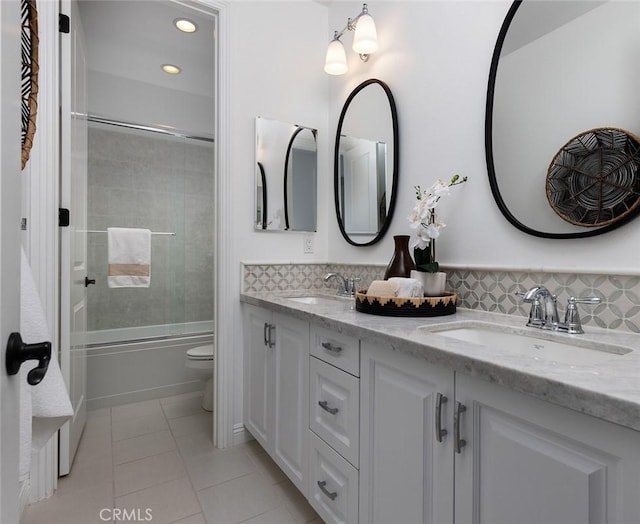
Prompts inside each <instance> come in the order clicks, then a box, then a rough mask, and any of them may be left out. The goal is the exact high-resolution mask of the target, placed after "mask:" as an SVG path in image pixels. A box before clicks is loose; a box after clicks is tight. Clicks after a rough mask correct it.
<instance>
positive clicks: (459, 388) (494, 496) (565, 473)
mask: <svg viewBox="0 0 640 524" xmlns="http://www.w3.org/2000/svg"><path fill="white" fill-rule="evenodd" d="M456 399H457V400H459V401H460V402H462V403H463V404H464V405H466V408H467V410H466V412H464V413H462V415H461V429H462V437H461V438H464V439H465V440H466V445H465V447H463V448H462V450H461V453H460V454H456V457H455V479H456V487H455V490H456V491H455V515H456V524H467V523H468V524H471V523H474V524H513V523H516V522H517V523H519V524H528V523H531V524H556V523H557V524H583V523H588V524H605V523H608V524H614V523H618V524H627V523H630V522H638V519H639V516H640V503H639V500H640V497H639V496H638V493H639V492H638V486H640V433H638V432H635V431H632V430H629V429H626V428H622V427H620V426H616V425H615V424H610V423H607V422H604V421H602V420H599V419H596V418H593V417H590V416H587V415H583V414H580V413H578V412H575V411H572V410H569V409H567V408H561V407H559V406H555V405H552V404H549V403H546V402H543V401H540V400H537V399H534V398H532V397H528V396H526V395H522V394H520V393H516V392H513V391H510V390H507V389H505V388H502V387H499V386H496V385H493V384H490V383H488V382H484V381H481V380H478V379H474V378H471V377H467V376H464V375H457V376H456Z"/></svg>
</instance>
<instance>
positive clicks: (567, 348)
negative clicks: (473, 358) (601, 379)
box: [421, 322, 632, 365]
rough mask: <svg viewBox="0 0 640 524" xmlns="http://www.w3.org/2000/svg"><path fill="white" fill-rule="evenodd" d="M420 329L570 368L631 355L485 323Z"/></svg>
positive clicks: (570, 338) (610, 347) (617, 349)
mask: <svg viewBox="0 0 640 524" xmlns="http://www.w3.org/2000/svg"><path fill="white" fill-rule="evenodd" d="M421 329H425V330H428V331H430V332H432V333H437V334H438V335H442V336H444V337H449V338H453V339H456V340H461V341H464V342H469V343H471V344H476V345H478V346H485V347H491V348H494V349H504V350H506V351H509V352H514V353H515V352H517V353H521V354H524V355H526V356H527V357H530V358H531V359H533V360H544V361H546V362H551V363H563V364H570V365H594V364H599V363H601V362H605V361H607V360H611V359H612V358H616V357H620V356H622V355H626V354H628V353H630V352H631V351H632V350H631V349H630V348H626V347H622V346H615V345H609V344H596V343H594V342H592V341H588V340H579V339H576V338H574V337H575V336H570V335H565V334H559V333H558V334H553V335H552V336H553V338H554V340H550V339H549V338H544V336H540V337H539V336H536V335H535V334H533V333H528V332H527V333H521V332H517V331H515V330H512V329H510V328H507V327H504V326H500V325H498V324H489V323H483V322H470V323H456V324H452V325H449V326H437V327H435V326H434V327H431V326H423V327H422V328H421ZM543 333H544V332H543ZM577 336H578V337H579V336H580V335H577ZM562 337H567V340H563V339H562ZM550 338H551V337H550Z"/></svg>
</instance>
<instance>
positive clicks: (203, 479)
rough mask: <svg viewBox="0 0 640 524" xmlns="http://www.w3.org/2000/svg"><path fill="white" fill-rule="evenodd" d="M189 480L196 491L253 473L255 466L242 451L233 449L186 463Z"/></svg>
mask: <svg viewBox="0 0 640 524" xmlns="http://www.w3.org/2000/svg"><path fill="white" fill-rule="evenodd" d="M186 466H187V471H188V472H189V478H191V482H192V483H193V487H194V488H195V489H196V491H199V490H201V489H204V488H208V487H210V486H215V485H216V484H221V483H223V482H227V481H229V480H232V479H235V478H238V477H242V476H243V475H248V474H249V473H255V472H256V471H257V468H256V465H255V464H254V463H253V462H252V460H251V459H250V458H249V455H247V454H246V453H245V452H244V451H234V450H233V448H232V449H231V450H228V451H224V452H222V453H213V454H209V455H206V456H205V455H203V456H200V457H196V458H195V459H193V460H189V461H186Z"/></svg>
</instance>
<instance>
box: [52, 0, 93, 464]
mask: <svg viewBox="0 0 640 524" xmlns="http://www.w3.org/2000/svg"><path fill="white" fill-rule="evenodd" d="M61 11H62V13H66V14H70V33H69V34H63V33H61V34H60V38H61V40H60V53H61V60H60V79H61V93H60V98H61V100H60V105H61V114H60V127H61V129H60V131H61V152H60V162H61V166H60V167H61V169H60V177H61V181H60V205H61V207H63V208H67V209H69V211H70V224H69V227H66V228H62V229H61V231H60V233H61V234H60V253H61V264H60V271H61V275H60V301H61V311H60V367H61V370H62V374H63V377H64V380H65V383H66V385H67V389H68V390H69V397H70V398H71V404H72V406H73V410H74V415H73V418H72V419H71V420H70V421H69V422H67V423H66V424H65V425H64V426H63V427H62V429H61V430H60V462H59V468H60V475H66V474H67V473H69V471H70V469H71V464H72V463H73V457H74V456H75V453H76V450H77V448H78V443H79V441H80V436H81V435H82V430H83V428H84V424H85V422H86V418H87V410H86V392H87V356H86V351H85V347H84V334H85V332H86V325H87V312H86V302H87V293H86V287H85V277H87V119H86V116H85V115H86V113H87V94H86V93H87V89H86V61H85V51H84V46H83V42H84V40H83V35H82V28H81V26H80V16H79V13H78V8H77V4H76V2H75V1H73V2H71V1H70V0H64V1H63V2H62V4H61Z"/></svg>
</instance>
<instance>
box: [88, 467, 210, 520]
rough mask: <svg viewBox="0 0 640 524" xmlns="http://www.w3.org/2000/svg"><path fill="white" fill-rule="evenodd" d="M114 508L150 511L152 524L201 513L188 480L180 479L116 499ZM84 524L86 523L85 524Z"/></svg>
mask: <svg viewBox="0 0 640 524" xmlns="http://www.w3.org/2000/svg"><path fill="white" fill-rule="evenodd" d="M115 505H116V508H121V509H129V510H131V509H140V510H142V511H143V512H144V511H145V510H147V509H149V510H151V514H152V517H153V520H151V521H149V522H150V523H152V524H172V523H174V522H176V521H179V520H181V519H185V518H186V517H189V516H192V515H197V514H199V513H202V510H201V508H200V505H199V504H198V499H197V498H196V495H195V493H194V491H193V487H192V486H191V483H190V482H189V479H187V478H186V477H185V478H182V479H178V480H172V481H170V482H165V483H164V484H158V485H157V486H153V487H151V488H147V489H143V490H141V491H136V492H135V493H131V494H129V495H124V496H122V497H118V498H116V502H115ZM85 524H86V523H85Z"/></svg>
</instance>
